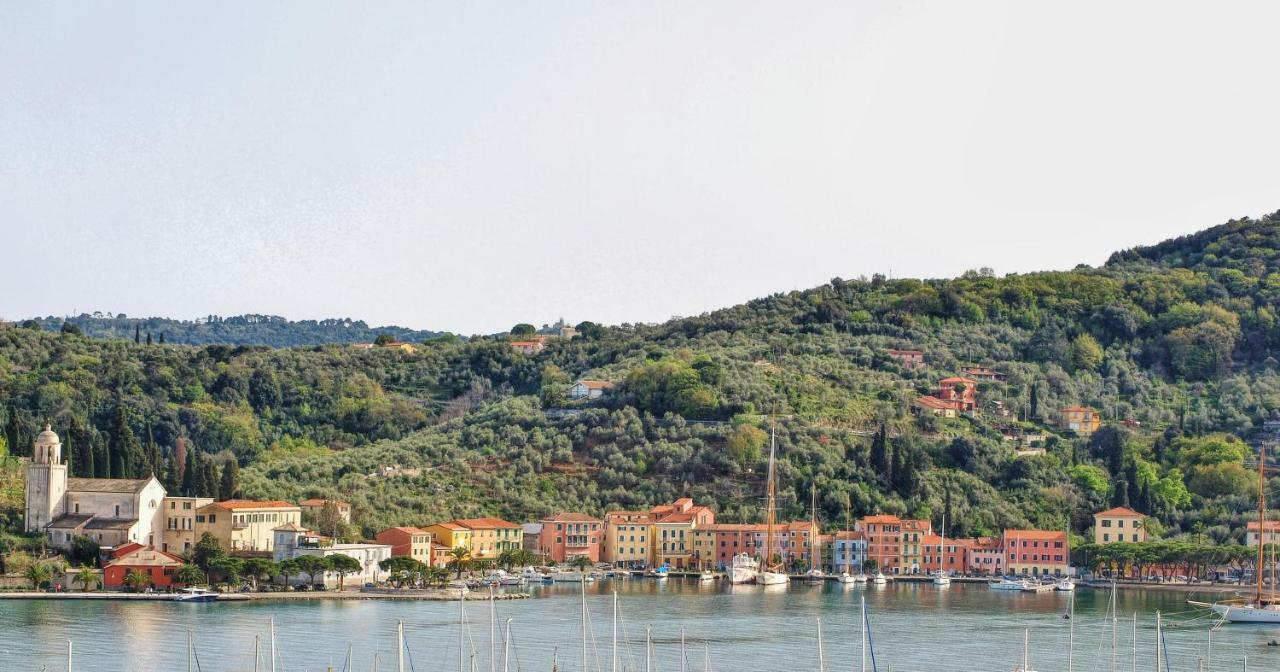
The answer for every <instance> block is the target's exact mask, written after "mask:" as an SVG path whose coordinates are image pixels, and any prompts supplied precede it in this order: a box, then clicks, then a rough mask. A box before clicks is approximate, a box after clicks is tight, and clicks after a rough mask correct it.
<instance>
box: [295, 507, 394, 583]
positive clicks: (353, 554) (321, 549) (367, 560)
mask: <svg viewBox="0 0 1280 672" xmlns="http://www.w3.org/2000/svg"><path fill="white" fill-rule="evenodd" d="M273 532H274V533H275V550H274V551H273V553H272V557H273V558H274V559H275V561H276V562H280V561H283V560H292V559H294V558H297V557H301V556H303V555H315V556H319V557H322V558H326V557H329V556H331V555H345V556H347V557H350V558H354V559H355V560H356V562H359V563H360V571H358V572H354V573H352V574H348V575H347V576H346V578H345V579H344V578H342V577H340V576H338V574H337V573H336V572H325V573H324V585H325V587H326V588H332V587H336V586H338V585H339V584H345V585H348V586H350V585H355V586H359V585H361V584H364V583H377V582H378V581H383V580H385V579H386V578H387V572H384V571H382V568H381V567H379V566H378V563H380V562H382V561H383V560H386V559H388V558H390V557H391V545H390V544H329V545H327V546H326V545H323V543H322V538H321V537H319V536H317V535H316V534H315V533H314V532H312V531H310V530H307V529H303V528H302V527H299V526H297V525H294V524H293V523H289V524H287V525H281V526H280V527H277V528H276V529H275V530H273ZM310 579H311V577H310V576H308V575H306V574H297V575H295V576H290V577H289V583H290V584H294V585H297V584H303V583H306V582H307V581H309V580H310Z"/></svg>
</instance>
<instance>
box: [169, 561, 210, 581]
mask: <svg viewBox="0 0 1280 672" xmlns="http://www.w3.org/2000/svg"><path fill="white" fill-rule="evenodd" d="M173 579H174V580H175V581H177V582H178V583H180V584H182V585H184V586H194V585H196V584H198V583H204V582H205V576H204V572H201V571H200V568H199V567H197V566H195V565H193V564H190V563H187V564H184V565H182V566H181V567H179V568H178V571H176V572H174V573H173Z"/></svg>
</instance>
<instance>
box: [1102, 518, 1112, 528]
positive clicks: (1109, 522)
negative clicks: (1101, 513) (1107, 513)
mask: <svg viewBox="0 0 1280 672" xmlns="http://www.w3.org/2000/svg"><path fill="white" fill-rule="evenodd" d="M1102 526H1103V527H1111V521H1110V520H1108V519H1106V518H1103V519H1102Z"/></svg>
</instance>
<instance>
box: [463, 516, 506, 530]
mask: <svg viewBox="0 0 1280 672" xmlns="http://www.w3.org/2000/svg"><path fill="white" fill-rule="evenodd" d="M453 522H455V523H457V524H458V525H461V526H463V527H466V528H469V529H472V530H492V529H495V528H503V529H520V526H519V525H516V524H515V523H512V522H508V521H505V520H503V519H501V518H459V519H458V520H455V521H453Z"/></svg>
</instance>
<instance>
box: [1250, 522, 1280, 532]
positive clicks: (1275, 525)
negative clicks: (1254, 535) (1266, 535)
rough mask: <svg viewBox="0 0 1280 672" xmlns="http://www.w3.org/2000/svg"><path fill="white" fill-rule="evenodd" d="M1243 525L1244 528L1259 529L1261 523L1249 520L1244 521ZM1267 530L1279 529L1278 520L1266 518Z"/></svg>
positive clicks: (1274, 530) (1279, 523)
mask: <svg viewBox="0 0 1280 672" xmlns="http://www.w3.org/2000/svg"><path fill="white" fill-rule="evenodd" d="M1244 527H1245V529H1246V530H1249V531H1253V530H1257V529H1259V528H1260V527H1261V525H1259V524H1258V521H1256V520H1251V521H1249V522H1248V523H1245V526H1244ZM1267 531H1268V532H1276V531H1280V520H1268V521H1267Z"/></svg>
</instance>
